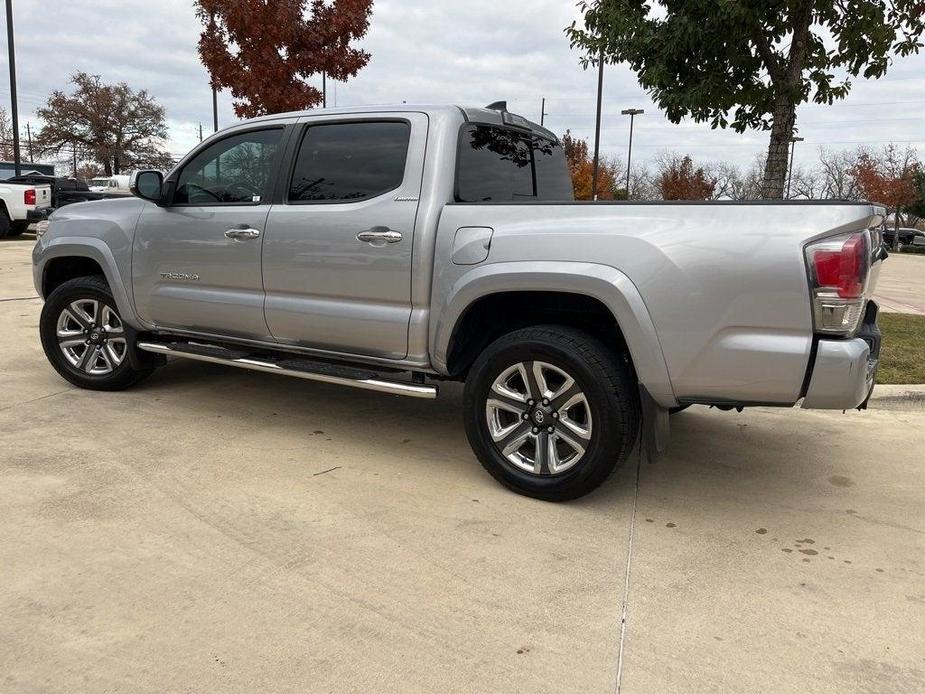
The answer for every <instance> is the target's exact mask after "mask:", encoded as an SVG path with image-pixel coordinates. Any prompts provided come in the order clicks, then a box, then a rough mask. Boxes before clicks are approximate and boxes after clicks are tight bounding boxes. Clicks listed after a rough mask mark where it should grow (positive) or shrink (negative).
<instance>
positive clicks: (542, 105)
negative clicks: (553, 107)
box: [540, 96, 549, 125]
mask: <svg viewBox="0 0 925 694" xmlns="http://www.w3.org/2000/svg"><path fill="white" fill-rule="evenodd" d="M548 115H549V114H548V113H546V97H545V96H544V97H543V101H542V102H540V125H543V122H544V121H545V120H546V116H548Z"/></svg>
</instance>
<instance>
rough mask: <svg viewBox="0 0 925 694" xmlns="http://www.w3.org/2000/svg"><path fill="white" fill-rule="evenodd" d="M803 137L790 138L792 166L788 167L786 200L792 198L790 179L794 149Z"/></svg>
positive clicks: (791, 162)
mask: <svg viewBox="0 0 925 694" xmlns="http://www.w3.org/2000/svg"><path fill="white" fill-rule="evenodd" d="M802 141H803V138H802V137H797V136H796V135H794V136H793V137H791V138H790V166H789V167H788V169H787V196H786V198H785V199H786V200H789V199H790V180H791V179H792V178H793V150H794V148H795V147H796V144H797V142H802Z"/></svg>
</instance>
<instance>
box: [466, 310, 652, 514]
mask: <svg viewBox="0 0 925 694" xmlns="http://www.w3.org/2000/svg"><path fill="white" fill-rule="evenodd" d="M532 362H544V363H545V364H547V365H549V366H552V367H554V369H555V370H561V372H564V373H565V374H567V375H568V376H570V377H571V378H573V379H574V383H575V386H576V387H577V388H578V389H579V390H580V391H581V394H582V395H583V396H584V398H585V402H586V404H587V407H588V409H589V413H588V417H589V418H588V420H587V423H588V426H587V428H588V439H586V441H587V443H586V445H585V449H584V452H583V453H582V454H581V455H580V456H579V457H578V459H577V462H575V463H574V464H573V466H572V467H569V468H567V469H563V470H562V471H561V472H552V471H551V466H550V467H549V468H547V467H546V465H545V460H544V461H543V463H540V461H539V460H538V458H537V456H538V453H537V452H536V448H538V447H539V446H538V444H539V442H540V441H541V440H548V439H541V438H539V437H543V436H544V434H543V432H542V427H536V428H534V429H532V430H531V431H532V432H534V434H533V441H532V444H531V443H530V441H529V439H528V440H527V442H526V443H525V444H524V445H525V446H526V448H525V449H523V450H529V449H530V446H531V445H533V446H534V456H533V464H535V465H536V467H537V468H539V469H540V472H536V471H533V472H529V471H527V470H525V469H524V465H529V464H530V458H529V456H526V457H524V456H522V454H521V453H520V452H515V453H513V455H514V457H515V458H518V460H519V462H520V465H518V464H515V462H512V461H511V460H510V459H509V458H508V457H506V456H505V455H503V454H502V452H501V450H500V449H499V447H498V446H497V445H496V443H495V440H494V439H493V438H492V431H491V428H490V426H497V425H490V424H489V420H490V419H491V416H492V415H490V414H489V413H488V406H489V402H488V400H489V395H491V397H492V399H493V400H494V399H496V398H497V391H493V390H492V386H493V384H494V383H495V381H496V379H499V378H502V377H503V375H504V374H505V372H506V371H508V370H509V369H511V368H515V366H516V365H517V364H521V363H523V364H527V365H528V368H532ZM513 378H514V379H515V380H516V379H517V378H518V375H517V373H514V375H513ZM520 381H521V382H523V378H522V377H520ZM534 381H535V379H534ZM533 389H534V390H536V389H537V386H536V384H534V387H533ZM524 390H525V393H524V396H527V395H528V394H529V393H530V392H531V388H530V386H525V388H524ZM549 390H551V391H553V388H552V387H550V388H549ZM565 390H566V389H565V388H564V387H563V388H562V390H561V391H553V392H554V393H557V394H558V393H562V392H565ZM564 397H565V396H564V395H562V396H559V397H557V398H556V399H554V400H553V402H550V403H549V406H548V407H544V408H542V409H544V411H545V415H543V416H544V417H545V419H540V420H539V421H540V422H543V421H545V422H546V423H547V424H548V423H552V424H553V425H554V426H553V427H550V428H551V429H554V432H555V438H553V443H552V444H551V445H552V446H553V447H556V446H558V445H559V444H557V443H555V441H556V440H557V439H558V436H559V431H560V430H561V431H562V432H564V433H565V434H570V433H571V432H570V431H569V430H567V429H564V428H561V427H563V426H564V425H563V421H562V420H564V419H566V418H567V415H566V414H561V413H562V412H563V410H558V411H557V410H556V408H557V407H558V406H559V405H561V404H563V403H564V400H563V399H562V398H564ZM541 404H542V403H536V404H535V406H533V407H531V408H530V409H529V410H527V411H526V412H525V413H523V412H522V413H521V414H520V415H516V414H512V415H505V416H510V417H513V421H515V422H516V421H517V420H518V417H519V418H521V419H523V420H524V421H523V424H524V425H525V426H527V427H528V428H529V427H534V426H535V425H536V424H537V422H536V421H535V420H536V416H537V415H536V412H535V410H536V409H540V405H541ZM579 407H581V408H584V407H585V405H584V404H582V405H579ZM502 409H503V408H502ZM554 412H555V414H553V413H554ZM524 414H526V416H524ZM464 417H465V426H466V435H467V437H468V439H469V444H470V445H471V446H472V449H473V451H474V452H475V454H476V456H477V457H478V459H479V460H480V461H481V463H482V465H483V467H484V468H485V469H486V470H487V471H488V472H489V473H490V474H491V475H492V476H493V477H494V478H495V479H496V480H498V481H499V482H501V484H503V485H504V486H506V487H508V488H509V489H511V490H513V491H515V492H517V493H519V494H524V495H526V496H531V497H534V498H537V499H544V500H546V501H566V500H569V499H576V498H578V497H580V496H584V495H585V494H588V493H589V492H591V491H593V490H594V489H596V488H597V487H599V486H600V485H601V484H603V483H604V481H605V480H606V479H607V478H608V477H609V476H610V475H611V473H613V472H614V470H616V469H617V468H618V467H619V466H620V465H621V464H622V463H623V462H624V461H625V460H626V458H627V457H628V456H629V454H630V451H631V450H632V448H633V445H634V443H635V442H636V439H637V436H638V433H639V418H640V415H639V392H638V386H637V383H636V376H635V373H634V371H633V368H632V366H631V364H630V361H629V357H628V356H627V355H624V354H620V353H618V352H616V351H614V350H612V349H610V348H608V347H607V346H606V345H604V343H602V342H601V341H600V340H598V339H597V338H595V337H594V336H592V335H589V334H588V333H585V332H582V331H580V330H576V329H573V328H569V327H565V326H557V325H544V326H537V327H532V328H524V329H522V330H516V331H514V332H511V333H508V334H507V335H504V336H503V337H501V338H499V339H497V340H495V341H494V342H493V343H492V344H490V345H489V346H488V347H487V348H486V349H485V350H484V351H483V352H482V353H481V354H480V355H479V357H478V359H476V361H475V363H474V364H473V366H472V368H471V369H470V371H469V374H468V378H467V379H466V387H465V395H464ZM553 417H555V422H552V421H551V419H552V418H553ZM504 426H513V423H510V424H506V425H504ZM504 426H502V427H501V429H503V428H504ZM518 426H519V424H518ZM537 431H539V434H536V432H537ZM514 436H515V434H512V435H511V437H514ZM549 436H552V435H549ZM558 440H559V443H560V444H561V443H562V441H561V439H558ZM573 440H577V439H574V437H573ZM550 455H551V454H550ZM556 457H557V458H558V453H556ZM566 464H567V463H566ZM534 470H536V468H534Z"/></svg>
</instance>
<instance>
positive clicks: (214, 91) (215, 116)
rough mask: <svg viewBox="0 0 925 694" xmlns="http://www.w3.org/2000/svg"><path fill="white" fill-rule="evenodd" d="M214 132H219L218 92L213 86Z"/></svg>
mask: <svg viewBox="0 0 925 694" xmlns="http://www.w3.org/2000/svg"><path fill="white" fill-rule="evenodd" d="M212 132H216V133H217V132H218V91H217V90H216V89H215V85H214V84H213V85H212Z"/></svg>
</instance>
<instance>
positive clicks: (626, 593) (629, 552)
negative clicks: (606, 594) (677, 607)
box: [615, 441, 642, 694]
mask: <svg viewBox="0 0 925 694" xmlns="http://www.w3.org/2000/svg"><path fill="white" fill-rule="evenodd" d="M641 469H642V441H640V442H639V453H638V455H637V456H636V484H635V488H634V489H633V513H632V515H631V516H630V532H629V541H628V543H627V548H626V573H625V574H624V576H623V607H622V609H621V612H620V648H619V651H618V653H617V682H616V689H615V691H616V694H620V691H621V689H622V687H623V651H624V645H625V644H626V613H627V609H628V607H629V599H630V569H631V567H632V564H633V541H634V540H635V538H636V512H637V508H638V506H639V475H640V471H641Z"/></svg>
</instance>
